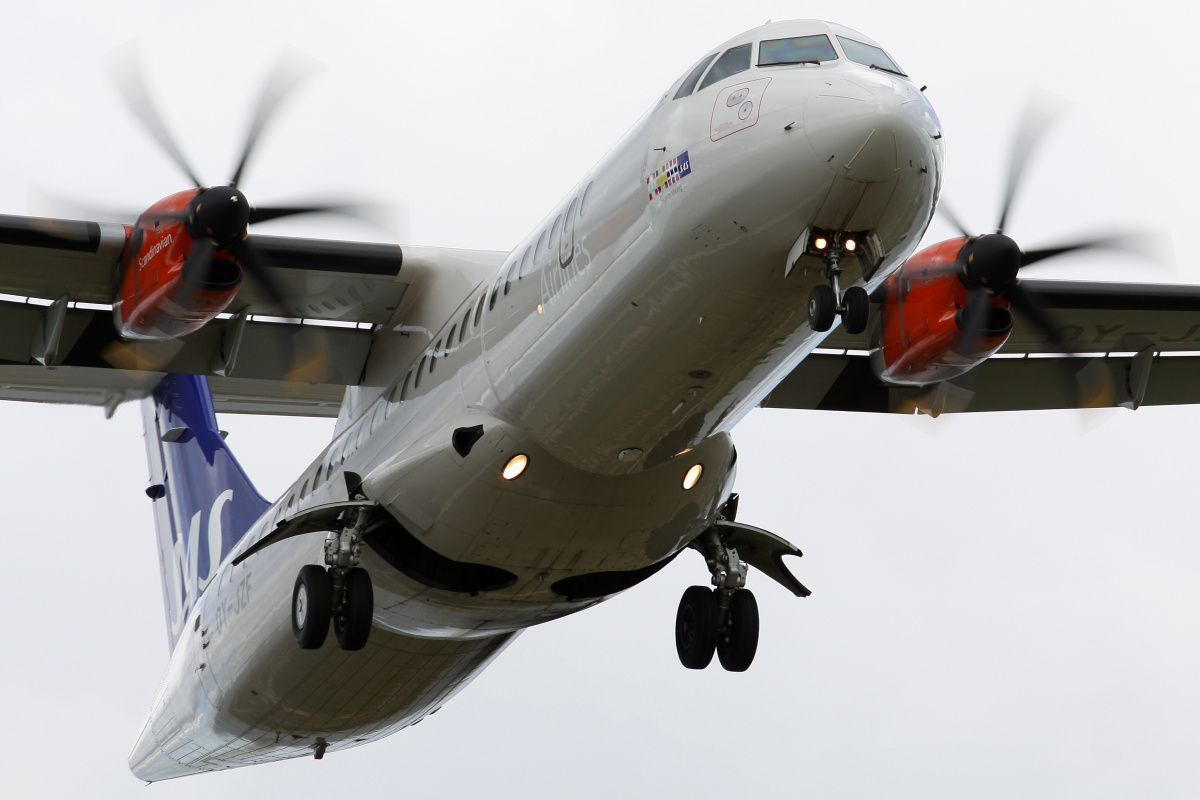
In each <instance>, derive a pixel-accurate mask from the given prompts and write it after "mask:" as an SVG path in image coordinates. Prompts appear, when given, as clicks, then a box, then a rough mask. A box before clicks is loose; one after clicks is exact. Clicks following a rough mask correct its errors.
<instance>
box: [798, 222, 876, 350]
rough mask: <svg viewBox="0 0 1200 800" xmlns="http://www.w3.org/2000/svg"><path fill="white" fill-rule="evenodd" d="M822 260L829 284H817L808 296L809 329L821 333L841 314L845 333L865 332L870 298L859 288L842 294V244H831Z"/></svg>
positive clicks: (831, 325) (834, 242)
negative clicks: (840, 278)
mask: <svg viewBox="0 0 1200 800" xmlns="http://www.w3.org/2000/svg"><path fill="white" fill-rule="evenodd" d="M821 253H822V256H823V257H824V259H825V278H826V279H827V280H828V281H829V283H830V285H829V286H826V285H824V284H818V285H817V286H814V287H813V290H812V293H811V294H809V296H808V326H809V327H810V328H812V329H813V330H814V331H818V332H824V331H827V330H829V329H830V328H831V327H833V320H834V318H835V317H836V316H837V315H838V314H841V315H842V326H843V327H844V328H845V329H846V333H849V334H851V335H857V334H860V333H862V332H863V331H865V330H866V329H867V321H868V320H869V319H870V316H871V299H870V297H869V296H868V295H867V290H866V289H864V288H863V287H861V286H851V287H850V288H849V289H847V290H846V291H845V292H842V290H841V286H840V284H839V283H838V276H839V275H841V274H842V267H841V263H840V260H841V255H842V245H841V243H839V242H837V241H836V240H835V241H830V242H829V243H828V245H827V246H826V248H825V249H824V250H822V251H821Z"/></svg>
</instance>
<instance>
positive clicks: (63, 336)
mask: <svg viewBox="0 0 1200 800" xmlns="http://www.w3.org/2000/svg"><path fill="white" fill-rule="evenodd" d="M702 55H703V57H702V58H701V59H700V60H699V61H698V62H697V63H696V64H694V65H692V66H690V67H689V68H688V69H687V70H686V71H685V72H684V73H683V74H682V75H681V76H680V77H679V79H678V80H677V81H676V82H675V83H673V84H672V85H671V86H670V87H668V88H667V90H666V92H665V93H664V94H663V95H662V97H661V98H660V99H659V101H658V102H657V103H656V104H655V105H654V106H653V107H652V108H651V109H650V110H649V111H648V112H647V113H646V114H645V116H643V117H642V118H641V119H640V120H639V121H638V122H637V123H636V124H635V125H634V127H633V128H632V129H631V130H630V131H629V133H628V134H627V135H626V136H625V137H624V138H623V139H622V140H621V141H620V142H618V143H617V144H616V145H615V146H614V147H613V149H612V150H610V151H609V153H608V154H607V155H605V156H604V158H603V159H602V160H601V161H600V162H599V163H598V164H597V165H596V166H595V167H594V168H593V169H592V170H591V171H590V172H589V173H588V174H586V175H584V176H583V177H582V178H581V180H580V181H579V182H578V183H577V185H576V186H575V187H574V188H573V190H572V191H571V192H570V193H569V194H568V196H567V197H565V198H563V199H562V200H561V201H560V202H559V203H558V204H556V205H555V206H554V207H553V208H552V209H550V211H549V213H548V214H547V215H546V216H545V217H544V219H543V220H542V221H541V222H540V223H539V224H538V225H537V226H535V227H534V228H533V230H532V232H531V233H530V234H529V235H528V236H527V237H526V238H525V239H524V240H522V241H521V242H519V243H517V244H516V246H515V247H513V248H512V249H511V250H510V251H508V252H497V253H492V252H479V251H459V250H451V249H445V248H436V247H411V246H392V245H375V244H362V243H354V242H329V241H319V240H307V239H299V238H284V237H269V236H263V235H259V234H254V233H249V232H248V226H251V225H253V224H255V223H257V222H260V221H263V220H266V219H272V218H278V217H281V216H287V215H292V214H298V213H308V212H313V211H321V210H336V209H333V208H332V206H330V205H325V206H320V205H313V206H295V207H279V208H262V207H255V206H253V205H252V204H251V202H250V201H249V200H248V198H247V197H246V195H245V194H243V192H242V185H243V184H242V177H243V175H244V173H245V168H246V166H247V164H248V163H250V160H251V159H250V157H251V155H252V154H253V150H254V146H255V144H256V142H257V139H258V134H259V132H261V130H262V128H263V126H264V125H265V124H266V122H267V120H268V118H269V116H270V111H271V110H272V109H273V108H274V107H275V106H276V105H277V104H278V102H279V101H280V99H281V98H282V95H283V94H284V92H285V90H286V88H287V85H288V84H287V81H286V80H282V79H281V80H280V81H273V82H271V83H270V84H269V89H268V91H267V92H266V93H265V94H264V99H263V101H262V103H261V104H260V113H259V114H258V115H256V118H255V123H254V125H252V127H251V134H250V136H249V138H248V140H247V144H246V146H245V148H244V149H243V153H242V155H241V158H240V159H239V164H238V166H237V168H236V169H235V171H234V173H233V178H232V180H231V181H230V182H229V184H228V185H219V186H206V185H205V184H204V183H203V182H202V181H200V180H199V179H198V178H197V177H196V175H197V173H196V172H195V171H194V170H192V169H191V167H190V165H188V164H187V162H186V160H185V159H184V157H183V156H182V153H181V150H180V148H179V147H178V146H177V145H176V144H175V143H174V141H173V140H172V139H171V138H170V136H169V135H168V134H167V133H166V129H165V127H164V126H163V124H162V122H161V121H160V120H159V119H158V116H157V114H156V113H155V112H154V111H153V107H152V106H151V105H150V104H149V102H148V99H147V97H146V92H145V91H144V88H143V87H142V86H141V84H138V83H135V84H131V85H127V86H126V87H125V91H126V96H127V98H128V99H129V100H130V104H131V106H132V107H133V108H134V110H135V112H136V113H137V114H138V116H139V117H140V119H141V120H142V121H143V123H144V124H145V125H146V127H147V129H148V130H149V131H150V132H151V134H152V135H153V136H154V137H155V138H156V139H157V140H158V141H159V143H160V144H161V145H162V146H163V147H164V149H165V150H166V151H167V152H168V154H170V155H171V157H172V158H173V159H174V160H175V161H176V163H177V164H179V165H180V166H181V167H182V168H183V169H184V171H185V172H186V174H188V175H189V177H190V178H191V180H192V183H193V184H194V188H191V189H187V190H185V191H183V192H180V193H178V194H175V195H172V196H170V197H168V198H165V199H164V200H161V201H159V202H158V203H155V204H154V205H152V206H150V207H149V208H148V210H147V211H146V212H145V213H143V214H141V215H140V216H139V217H138V219H137V220H136V221H135V222H132V223H131V224H117V223H104V222H94V221H93V222H85V221H67V220H46V219H34V218H17V217H4V218H0V291H2V292H4V293H5V295H6V297H4V298H0V330H2V331H3V333H4V335H3V336H0V347H2V348H3V352H0V359H3V362H4V363H3V365H0V398H4V399H17V400H33V401H45V402H71V403H91V404H95V405H99V406H103V407H105V408H106V409H107V410H109V411H111V410H112V409H113V408H115V406H116V405H117V404H119V403H121V402H123V401H125V400H132V399H138V400H140V402H141V404H142V410H143V417H144V422H145V431H146V447H147V453H148V458H149V463H150V482H149V485H148V487H147V489H146V494H147V496H148V497H149V502H150V503H151V504H152V507H153V509H154V519H155V524H156V529H157V537H158V546H159V555H160V563H161V568H162V577H163V595H164V604H165V609H166V621H167V628H168V641H169V645H170V648H171V656H170V662H169V667H168V673H167V677H166V680H165V681H164V682H163V684H162V686H161V688H160V689H159V691H158V694H157V695H156V697H155V699H154V702H153V706H152V708H151V712H150V717H149V720H148V721H147V723H146V726H145V728H144V730H143V732H142V734H141V737H140V738H139V739H138V741H137V742H136V744H135V745H134V749H133V752H132V754H131V756H130V766H131V768H132V770H133V772H134V774H135V775H137V776H138V777H141V778H143V779H146V780H151V781H153V780H162V779H165V778H170V777H178V776H182V775H188V774H192V773H197V772H204V771H210V770H218V769H227V768H231V767H237V766H244V765H247V764H252V763H258V762H264V761H273V760H279V759H284V758H292V757H298V756H315V757H317V758H321V757H323V756H324V754H325V753H326V752H327V751H329V750H337V749H342V748H347V747H352V746H355V745H357V744H360V743H364V742H368V741H374V740H376V739H379V738H382V737H384V736H387V735H389V734H391V733H394V732H396V731H398V730H400V729H402V728H404V727H407V726H409V725H412V724H414V723H416V722H418V721H419V720H421V719H422V718H423V717H424V716H426V715H428V714H430V713H433V712H434V711H436V710H437V709H438V708H440V707H441V706H442V705H443V704H444V703H445V702H447V701H448V700H449V699H450V698H451V697H452V696H453V695H454V694H455V693H456V692H457V691H458V690H459V689H460V688H461V687H462V686H464V685H465V684H466V683H467V682H468V681H469V680H471V679H472V678H473V677H474V676H475V675H477V674H478V673H479V671H480V670H482V669H483V668H484V667H485V666H487V665H488V663H490V661H491V660H492V659H493V658H495V657H497V656H498V655H499V654H500V652H501V651H502V650H503V649H504V648H505V647H506V646H507V645H508V644H509V643H510V642H511V641H512V640H513V638H514V637H515V636H516V635H517V634H518V633H519V632H520V631H522V630H523V629H525V628H528V627H530V626H532V625H536V624H539V623H541V622H545V621H549V620H553V619H557V618H559V617H562V616H565V615H567V614H570V613H574V612H577V611H581V610H583V609H586V608H588V607H589V606H591V605H594V604H596V603H599V602H602V601H603V600H605V599H607V598H610V597H612V596H614V595H616V594H618V593H620V592H622V591H624V590H626V589H628V588H630V587H632V586H634V585H636V584H638V583H639V582H641V581H644V580H647V579H649V578H650V577H651V576H653V575H654V574H655V573H656V572H657V571H658V570H660V569H662V568H663V567H664V566H665V565H666V564H667V563H669V562H670V561H671V560H672V559H674V558H675V557H676V556H678V555H679V554H680V553H683V552H684V551H686V550H693V551H696V552H698V553H699V554H700V555H701V556H702V558H701V559H700V560H698V561H697V562H696V566H697V574H698V575H700V576H703V575H705V572H701V569H703V570H705V571H706V572H707V576H708V582H709V585H707V586H700V585H697V586H693V587H691V588H689V589H687V590H686V591H685V592H684V595H683V598H682V600H681V602H680V606H679V611H678V615H677V621H676V646H677V649H678V653H679V657H680V661H681V663H682V664H683V666H684V667H687V668H691V669H702V668H705V667H707V666H709V664H710V663H711V661H712V659H713V657H714V655H715V656H716V657H717V659H718V661H719V663H720V664H721V666H722V667H724V668H725V669H727V670H730V671H734V672H739V671H744V670H746V669H747V668H749V667H750V666H751V663H752V661H753V659H754V656H755V652H756V648H757V643H758V635H759V625H758V614H757V605H756V603H755V600H754V596H753V594H752V593H751V589H749V588H747V584H748V583H749V582H752V581H754V580H756V579H757V576H758V575H759V574H760V573H761V575H762V576H764V578H766V579H771V580H774V581H776V582H778V583H780V584H781V585H782V586H784V587H785V588H786V589H787V590H789V591H791V592H792V593H793V594H794V595H796V596H797V597H804V596H807V595H808V594H809V592H808V590H807V589H806V588H805V586H804V585H803V584H802V583H801V582H800V581H799V580H798V579H797V578H796V576H795V575H794V574H793V572H792V570H791V564H792V563H794V559H795V558H796V557H798V556H800V550H799V549H798V548H797V547H795V546H794V545H793V544H791V543H789V542H788V541H786V540H785V539H784V538H782V537H780V536H778V535H776V534H773V533H770V532H767V531H764V530H761V529H759V528H756V527H753V526H751V525H748V524H746V523H745V522H743V521H739V520H738V519H737V506H738V502H737V495H736V494H734V493H733V491H732V490H733V484H734V477H735V471H736V460H737V456H736V451H735V449H734V446H733V441H732V438H731V435H730V431H731V430H732V429H733V427H734V426H735V425H736V423H737V422H738V420H739V419H741V418H742V417H743V416H745V415H746V414H747V413H748V412H749V411H750V410H751V409H753V408H756V407H759V406H772V407H781V408H792V409H797V410H803V409H830V410H843V411H872V412H905V411H908V412H911V411H913V410H914V409H921V410H924V411H926V412H928V413H935V414H936V413H943V412H972V411H986V410H1003V409H1007V410H1016V409H1035V408H1061V407H1075V406H1079V405H1087V404H1091V405H1124V406H1128V407H1130V408H1137V407H1138V406H1140V405H1145V404H1161V403H1185V402H1196V401H1197V400H1200V384H1198V383H1197V381H1196V377H1195V376H1196V375H1197V370H1198V366H1200V362H1198V361H1197V360H1196V357H1195V356H1194V355H1186V353H1193V352H1194V351H1195V350H1197V349H1198V348H1197V345H1196V341H1197V340H1198V339H1200V291H1198V290H1197V289H1196V288H1194V287H1181V286H1144V285H1135V284H1103V285H1100V284H1092V283H1079V282H1047V281H1043V282H1036V281H1031V280H1020V279H1019V278H1023V277H1024V276H1025V274H1026V273H1025V270H1027V269H1028V268H1032V267H1033V265H1034V264H1035V263H1037V262H1040V261H1043V260H1046V259H1047V258H1050V257H1052V256H1055V255H1059V254H1062V253H1065V252H1070V251H1073V250H1080V249H1086V248H1096V247H1105V246H1120V245H1123V244H1125V243H1126V241H1127V240H1126V239H1125V238H1121V237H1113V238H1110V239H1104V240H1093V241H1086V242H1077V243H1073V244H1068V245H1065V246H1062V247H1053V248H1046V249H1041V250H1023V249H1022V248H1021V247H1020V246H1018V245H1017V244H1016V242H1015V241H1014V240H1013V239H1011V238H1010V237H1009V236H1008V235H1007V234H1006V233H1005V232H1004V230H1005V225H1004V223H1005V220H1006V216H1007V210H1008V208H1009V207H1010V205H1011V202H1012V200H1013V198H1014V196H1015V194H1016V189H1017V187H1018V183H1019V179H1020V177H1021V175H1022V173H1023V170H1024V166H1025V164H1026V163H1027V157H1028V153H1029V151H1030V149H1031V147H1032V143H1033V140H1034V139H1036V136H1035V135H1032V134H1031V135H1030V136H1028V137H1026V138H1025V139H1023V140H1022V144H1021V146H1019V147H1018V148H1017V151H1016V155H1015V157H1014V159H1013V162H1012V165H1011V167H1010V178H1009V182H1008V186H1007V188H1006V191H1005V200H1004V203H1003V207H1004V209H1005V213H1004V214H1002V216H1001V220H1000V224H999V225H997V226H996V227H997V230H996V232H995V233H986V234H978V233H976V232H972V231H971V230H969V229H967V228H966V227H965V226H961V225H960V228H961V234H962V235H961V236H958V237H955V238H953V239H950V240H948V241H946V242H942V243H940V244H938V245H935V246H933V247H931V248H928V249H926V250H923V251H921V252H919V253H914V251H915V250H916V248H917V246H918V243H919V242H920V240H921V238H922V236H923V235H924V233H925V231H926V228H927V227H928V225H929V224H930V221H931V219H932V217H933V214H934V211H935V208H936V207H937V206H938V199H939V190H940V186H941V181H942V178H943V168H944V159H943V156H944V153H943V141H944V139H943V131H942V129H941V125H940V122H939V120H938V117H937V115H936V113H935V111H934V109H933V108H932V106H931V105H930V103H929V102H928V100H927V99H926V97H925V96H924V94H923V92H922V90H921V87H920V86H918V85H917V84H915V83H914V82H912V81H911V80H910V79H909V77H908V76H907V75H906V74H905V72H904V70H903V69H902V68H901V66H900V65H899V64H898V63H897V62H896V61H895V60H894V59H893V58H892V57H891V56H890V55H889V54H888V53H887V52H886V51H885V50H884V49H883V48H882V47H881V46H880V45H879V44H878V43H876V42H874V41H873V40H871V39H870V38H868V37H866V36H864V35H863V34H860V33H857V32H855V31H852V30H850V29H848V28H844V27H841V26H838V25H833V24H829V23H825V22H818V21H791V22H781V23H775V24H769V25H766V26H763V27H760V28H756V29H754V30H751V31H747V32H745V33H743V34H740V35H738V36H736V37H734V38H732V39H730V40H729V41H728V42H726V43H724V44H722V45H721V46H719V47H716V48H714V49H712V50H710V51H708V52H706V53H704V54H702ZM1034 133H1036V131H1034ZM1014 310H1015V311H1016V312H1017V313H1016V314H1015V315H1014V313H1013V312H1014ZM839 322H840V325H839V324H838V323H839ZM1172 352H1174V353H1185V355H1180V356H1174V357H1166V356H1165V355H1164V354H1166V353H1172ZM1084 353H1089V354H1096V353H1099V354H1101V357H1100V358H1089V359H1085V358H1084V357H1083V354H1084ZM1034 354H1052V355H1055V356H1058V357H1055V358H1026V357H1024V356H1027V355H1034ZM218 411H220V412H232V413H268V414H295V415H314V416H327V417H334V416H336V417H337V424H336V427H335V434H334V437H333V440H332V441H331V442H330V443H329V444H328V446H326V447H325V448H324V449H323V450H322V451H321V452H320V453H318V454H316V456H315V458H314V459H313V460H312V462H311V463H310V464H308V465H307V466H306V467H305V468H304V469H303V470H301V471H300V474H299V475H298V476H297V478H296V480H295V482H294V483H293V484H292V485H291V487H289V489H288V490H287V491H286V492H285V493H284V494H283V495H282V496H280V497H279V498H277V499H275V500H274V501H270V500H268V499H266V498H263V497H261V496H260V495H259V494H258V492H256V491H255V489H254V487H253V484H252V483H251V481H250V480H249V478H248V477H247V476H246V475H245V474H244V473H243V471H242V469H241V468H240V466H239V465H238V462H237V460H236V459H235V458H234V456H233V454H232V452H231V451H230V450H229V448H228V447H227V446H226V444H225V441H224V439H223V436H222V434H221V432H220V430H219V428H218V426H217V422H216V417H215V413H216V412H218ZM701 564H703V567H701ZM751 568H753V570H752V569H751ZM331 630H332V633H333V636H332V637H331V636H330V635H329V634H330V631H331Z"/></svg>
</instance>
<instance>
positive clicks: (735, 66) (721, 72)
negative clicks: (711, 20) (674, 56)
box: [700, 37, 841, 89]
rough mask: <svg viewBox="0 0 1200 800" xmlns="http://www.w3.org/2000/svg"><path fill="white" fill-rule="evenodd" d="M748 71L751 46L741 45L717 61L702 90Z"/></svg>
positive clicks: (706, 76)
mask: <svg viewBox="0 0 1200 800" xmlns="http://www.w3.org/2000/svg"><path fill="white" fill-rule="evenodd" d="M839 38H841V37H839ZM748 69H750V45H749V44H739V45H738V46H737V47H731V48H729V49H728V50H726V51H725V54H724V55H722V56H721V57H720V58H718V59H717V63H715V64H713V67H712V69H710V70H709V71H708V74H707V75H705V76H704V83H702V84H700V88H701V89H705V88H706V87H709V86H712V85H713V84H714V83H716V82H717V81H723V80H725V79H726V78H728V77H729V76H730V75H737V74H738V73H739V72H745V71H746V70H748Z"/></svg>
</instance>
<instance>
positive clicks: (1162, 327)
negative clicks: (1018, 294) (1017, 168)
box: [762, 281, 1200, 414]
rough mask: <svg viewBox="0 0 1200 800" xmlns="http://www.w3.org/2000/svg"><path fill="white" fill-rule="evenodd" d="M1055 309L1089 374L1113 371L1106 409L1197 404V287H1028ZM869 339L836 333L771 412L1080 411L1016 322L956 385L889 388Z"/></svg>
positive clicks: (1030, 331)
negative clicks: (1084, 359)
mask: <svg viewBox="0 0 1200 800" xmlns="http://www.w3.org/2000/svg"><path fill="white" fill-rule="evenodd" d="M1025 284H1026V285H1027V286H1029V287H1030V288H1032V289H1034V290H1035V291H1037V292H1038V293H1039V294H1040V295H1041V296H1042V297H1044V298H1046V300H1047V301H1048V302H1049V303H1050V304H1051V305H1052V306H1053V307H1054V309H1055V313H1054V316H1055V319H1056V321H1057V322H1058V324H1059V325H1060V328H1059V330H1060V332H1061V333H1062V334H1063V337H1064V338H1065V339H1066V341H1068V342H1069V343H1070V344H1071V346H1072V347H1073V348H1074V349H1075V350H1076V352H1078V353H1082V354H1084V355H1086V356H1089V357H1090V358H1089V360H1088V361H1087V362H1086V363H1087V364H1088V365H1089V368H1099V369H1103V370H1105V371H1107V373H1108V375H1109V378H1110V383H1111V386H1112V387H1113V395H1112V397H1109V398H1106V399H1105V401H1104V402H1103V405H1109V406H1125V407H1128V408H1137V407H1139V406H1142V405H1181V404H1190V403H1200V288H1198V287H1194V286H1169V285H1156V284H1116V283H1086V282H1073V281H1072V282H1068V281H1026V282H1025ZM868 347H869V344H868V341H867V338H866V337H865V336H850V335H848V334H846V333H845V332H843V331H841V330H838V331H834V332H833V333H832V334H831V335H830V336H829V337H828V338H827V339H826V340H825V341H824V342H823V343H822V348H821V349H819V350H817V351H815V352H814V353H812V354H810V355H809V356H807V357H806V358H805V359H804V361H802V362H801V363H800V364H799V365H798V366H797V367H796V368H795V369H794V370H793V371H792V372H791V373H790V374H788V375H787V377H785V378H784V379H783V380H782V381H781V382H780V383H779V385H778V386H776V387H775V389H773V390H772V392H771V394H770V395H769V396H768V397H767V398H766V399H765V400H764V401H763V403H762V406H763V407H766V408H796V409H814V410H828V411H868V412H877V413H901V414H911V413H914V412H916V411H918V410H920V411H924V412H927V413H933V414H938V413H946V412H963V411H1028V410H1038V409H1055V408H1075V407H1077V406H1078V397H1077V394H1076V385H1075V384H1074V383H1073V382H1072V381H1070V380H1069V379H1067V377H1069V374H1070V373H1069V372H1068V371H1067V370H1064V369H1063V364H1062V363H1061V359H1062V358H1064V356H1063V355H1062V354H1061V353H1060V352H1057V351H1055V350H1054V348H1053V347H1051V346H1050V345H1049V344H1048V343H1047V342H1046V341H1045V340H1044V339H1043V338H1042V336H1041V335H1040V334H1039V333H1038V331H1037V329H1036V328H1035V327H1034V326H1032V325H1030V324H1028V322H1027V321H1025V320H1023V319H1022V318H1021V317H1019V316H1018V318H1017V322H1016V326H1015V327H1014V329H1013V332H1012V335H1011V336H1010V337H1009V339H1008V341H1007V343H1006V344H1005V346H1004V347H1003V348H1002V349H1001V350H1000V352H999V353H997V354H996V355H994V356H992V357H991V358H989V359H988V360H987V361H985V362H984V363H982V364H980V365H979V366H977V367H975V368H974V369H972V370H971V371H970V372H968V373H967V374H966V375H963V376H962V377H960V378H957V379H955V380H951V381H946V382H944V383H940V384H934V385H931V386H928V387H903V386H889V385H885V384H883V383H881V382H880V381H879V380H878V379H877V378H876V377H875V375H874V372H873V371H872V369H871V365H870V359H869V356H868V350H867V348H868Z"/></svg>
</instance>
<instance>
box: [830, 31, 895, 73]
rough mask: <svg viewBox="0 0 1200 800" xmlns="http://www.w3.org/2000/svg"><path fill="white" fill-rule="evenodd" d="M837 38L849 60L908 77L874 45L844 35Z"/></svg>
mask: <svg viewBox="0 0 1200 800" xmlns="http://www.w3.org/2000/svg"><path fill="white" fill-rule="evenodd" d="M837 38H838V41H839V42H841V44H842V50H844V51H846V58H848V59H850V60H851V61H857V62H858V63H859V64H866V65H867V66H868V67H871V68H872V69H881V70H883V71H884V72H890V73H892V74H894V75H900V76H901V77H904V78H907V77H908V75H907V74H906V73H905V72H904V70H902V69H900V67H898V66H897V65H896V62H895V61H892V59H891V58H889V57H888V54H887V53H885V52H883V51H882V50H880V49H879V48H878V47H876V46H875V45H873V44H865V43H863V42H856V41H854V40H853V39H847V38H846V37H845V36H839V37H837Z"/></svg>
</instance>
